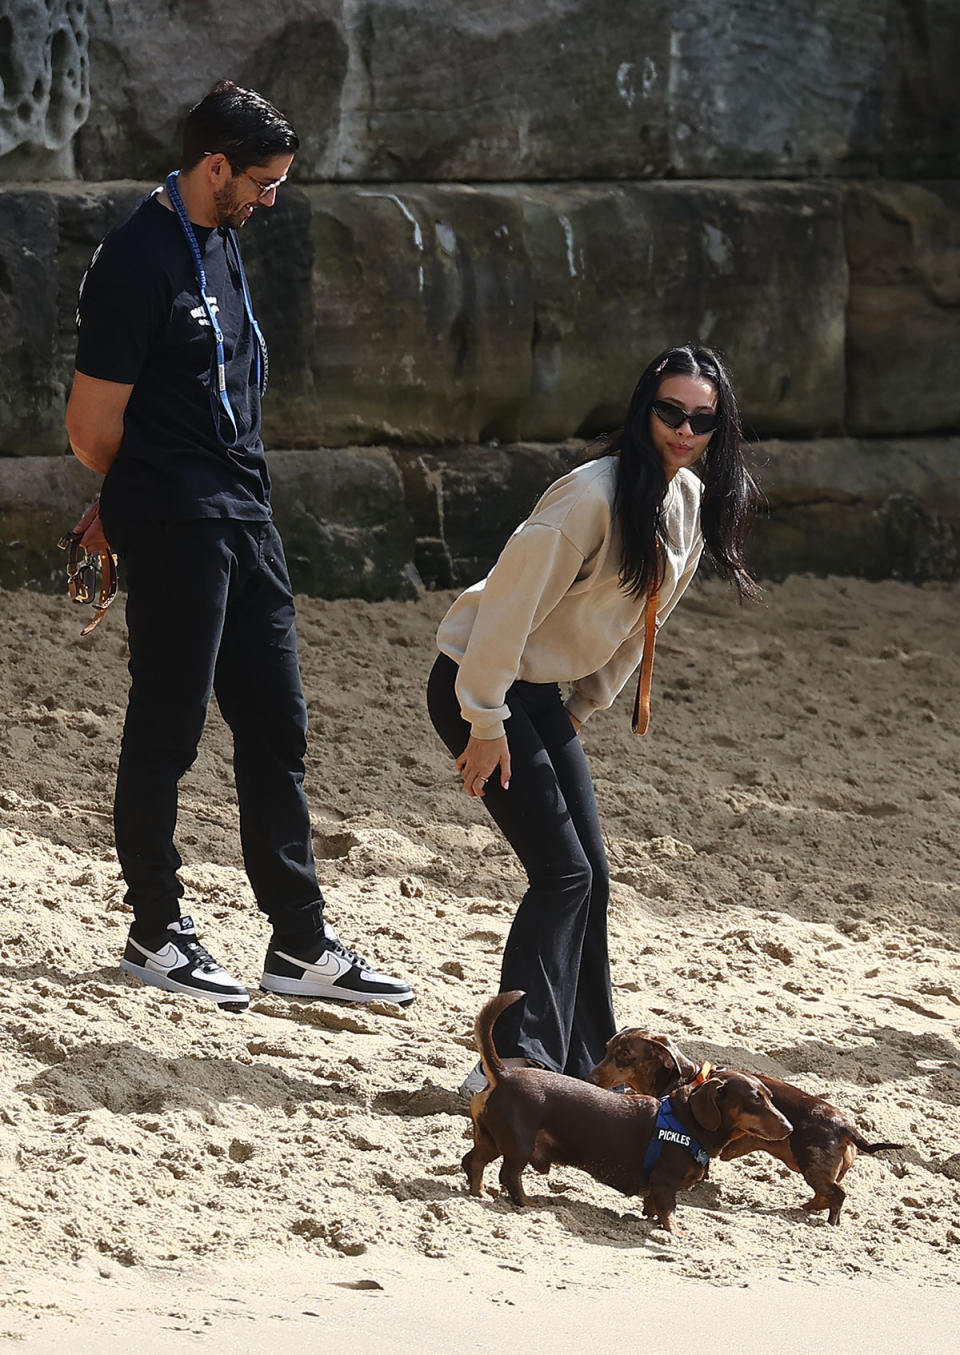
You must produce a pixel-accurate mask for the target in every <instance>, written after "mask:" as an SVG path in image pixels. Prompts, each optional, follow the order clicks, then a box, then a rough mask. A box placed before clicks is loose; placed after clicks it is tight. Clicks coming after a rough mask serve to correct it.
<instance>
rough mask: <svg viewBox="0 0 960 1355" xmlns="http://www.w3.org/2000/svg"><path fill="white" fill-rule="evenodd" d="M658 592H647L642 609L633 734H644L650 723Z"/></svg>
mask: <svg viewBox="0 0 960 1355" xmlns="http://www.w3.org/2000/svg"><path fill="white" fill-rule="evenodd" d="M659 596H660V595H659V593H655V592H654V593H648V594H647V602H646V606H645V608H644V611H643V658H642V659H641V660H640V677H639V679H638V681H637V696H636V700H635V701H634V703H633V721H632V727H633V732H634V734H646V732H647V725H648V724H649V723H650V688H651V686H652V684H653V649H654V646H655V645H656V643H657V599H658V597H659Z"/></svg>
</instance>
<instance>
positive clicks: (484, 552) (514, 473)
mask: <svg viewBox="0 0 960 1355" xmlns="http://www.w3.org/2000/svg"><path fill="white" fill-rule="evenodd" d="M589 450H590V449H589V447H588V445H587V444H585V443H583V442H577V441H568V442H565V443H545V444H543V443H541V444H536V443H520V444H513V445H510V446H503V447H490V446H487V445H479V446H465V447H454V448H440V449H438V448H413V447H405V448H386V447H354V448H339V449H337V450H330V449H325V448H321V449H313V450H307V449H304V450H287V451H275V452H274V453H272V456H271V474H272V478H273V487H274V496H273V497H274V510H275V515H276V520H277V524H278V526H279V528H280V531H281V532H282V534H283V538H284V542H285V545H286V551H287V558H288V561H289V564H290V573H291V577H292V579H293V583H294V587H295V588H296V589H297V591H299V592H306V593H311V594H314V595H320V596H323V597H363V598H367V599H370V600H372V601H376V600H379V599H382V598H387V597H394V598H403V597H412V596H414V595H415V593H416V592H417V590H418V589H420V588H422V587H423V586H427V587H430V588H452V587H458V586H460V587H462V586H464V585H467V584H470V583H473V582H474V581H475V580H476V579H478V578H481V577H482V576H483V575H484V574H485V573H486V571H487V570H488V569H489V568H490V565H491V564H492V562H493V561H494V559H495V558H496V556H497V554H498V553H499V551H500V548H501V546H502V545H503V542H504V541H505V540H506V538H507V537H508V536H509V535H510V533H511V532H512V531H513V529H514V528H515V527H516V526H517V524H518V523H519V522H520V521H521V520H522V519H523V518H524V517H525V516H526V515H527V513H528V512H529V511H530V509H531V508H532V507H533V504H534V503H535V502H536V500H537V498H538V497H539V496H540V494H541V493H542V491H543V490H544V489H545V488H546V486H547V485H548V484H549V483H550V481H551V480H553V479H556V477H557V476H558V475H562V474H564V473H565V472H566V471H567V470H569V469H570V468H571V467H572V466H574V465H576V464H577V462H578V461H580V460H581V459H583V458H584V457H585V456H586V455H588V454H589ZM750 459H751V463H752V468H753V470H754V473H755V475H756V478H757V480H758V482H759V484H760V486H761V488H762V490H763V493H764V499H765V504H764V508H763V510H762V512H761V513H760V515H759V517H758V520H757V523H756V525H755V529H754V533H753V537H752V541H751V550H750V558H751V563H752V565H753V567H754V569H755V571H756V572H757V574H758V575H759V576H760V577H761V578H783V577H784V576H785V575H787V574H790V573H793V572H795V571H807V572H815V573H823V574H858V575H862V576H864V577H866V578H873V579H880V578H887V577H890V576H893V577H897V578H902V579H906V580H909V581H911V582H914V583H926V582H928V581H930V580H933V579H956V578H960V438H912V439H899V440H897V439H884V440H883V441H877V440H875V439H869V440H862V439H853V438H823V439H816V440H813V441H805V442H801V443H784V442H780V441H776V440H772V441H769V442H765V443H758V444H755V445H754V446H753V447H752V448H751V449H750ZM2 484H3V493H2V495H0V587H3V588H11V587H17V586H19V585H23V584H27V585H29V586H31V587H35V588H41V589H44V590H47V591H50V590H52V591H58V590H61V589H62V588H63V556H62V555H61V553H60V552H59V551H57V550H56V541H57V538H58V537H59V536H60V534H61V533H62V532H63V531H64V530H65V529H66V528H68V527H70V526H72V525H73V523H74V522H75V521H76V519H77V517H78V516H79V512H80V508H81V507H82V505H84V504H85V503H86V502H88V501H89V499H91V498H92V497H93V495H94V493H95V492H96V488H97V477H96V476H94V475H91V474H90V473H89V472H88V471H85V470H84V469H83V468H82V467H81V466H80V465H79V464H78V463H77V462H76V461H75V460H74V458H73V457H69V456H63V457H44V456H37V457H20V458H17V459H16V460H13V461H10V462H8V463H7V464H6V465H5V466H4V467H3V475H2ZM185 567H186V566H185ZM121 579H122V571H121Z"/></svg>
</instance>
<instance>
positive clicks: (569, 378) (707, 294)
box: [500, 183, 847, 439]
mask: <svg viewBox="0 0 960 1355" xmlns="http://www.w3.org/2000/svg"><path fill="white" fill-rule="evenodd" d="M500 191H501V192H502V193H504V194H505V195H506V194H515V195H516V198H517V200H518V201H519V203H520V204H521V206H522V209H523V213H524V245H525V249H526V253H527V256H528V257H529V259H530V268H531V274H532V289H533V293H534V297H535V307H536V315H535V322H534V323H535V329H534V334H533V382H532V386H531V391H530V397H529V399H528V401H527V402H526V404H525V405H524V409H523V414H522V419H521V423H520V433H521V435H522V436H523V437H525V438H538V439H540V438H543V439H555V438H562V437H568V436H570V435H572V434H577V433H579V434H581V435H590V434H593V433H595V432H597V431H598V430H599V429H603V428H609V427H610V426H611V425H614V424H616V423H617V422H618V421H619V419H620V418H622V416H623V412H624V410H625V408H626V404H627V401H628V399H629V396H630V392H631V391H632V389H633V386H634V384H635V382H636V379H637V377H638V376H639V374H640V372H641V370H642V369H643V367H644V366H645V365H646V363H647V362H648V361H649V359H650V358H651V357H653V356H654V355H655V354H656V353H657V352H658V351H659V350H660V349H662V348H665V347H667V346H668V345H669V344H671V343H682V342H684V341H685V340H687V339H698V340H700V341H701V342H704V343H708V344H711V345H712V346H714V347H716V348H719V349H720V350H721V351H722V352H723V353H724V354H725V355H726V357H727V360H728V361H729V363H730V365H731V367H732V370H733V374H734V379H735V385H736V389H737V392H738V395H739V398H740V401H741V405H742V409H743V413H744V421H745V424H746V426H747V428H748V429H749V430H751V431H752V432H753V433H754V434H759V435H761V436H763V435H767V434H769V433H771V432H773V431H774V430H776V431H777V432H780V433H787V432H788V431H789V432H792V433H797V434H803V435H815V434H820V433H824V432H830V431H834V430H839V428H840V427H841V426H842V419H843V379H844V378H843V340H844V307H845V304H846V289H847V269H846V261H845V259H844V247H843V232H842V222H841V215H840V196H839V193H838V191H837V190H835V189H832V188H814V187H805V186H801V185H797V184H763V185H759V184H754V185H749V184H682V183H676V184H673V183H671V184H666V183H664V184H646V185H642V184H632V185H622V186H618V185H603V186H600V185H565V186H563V187H550V188H545V187H540V188H534V187H529V188H523V189H520V188H518V189H516V190H514V189H503V190H500Z"/></svg>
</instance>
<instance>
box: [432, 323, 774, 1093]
mask: <svg viewBox="0 0 960 1355" xmlns="http://www.w3.org/2000/svg"><path fill="white" fill-rule="evenodd" d="M740 438H741V429H740V418H739V413H738V410H737V403H736V398H735V396H734V394H733V390H732V388H731V386H730V380H729V377H728V375H727V373H726V371H725V370H724V367H723V364H722V363H721V361H720V359H719V357H718V356H717V355H716V354H715V353H713V352H711V350H710V349H707V348H700V347H689V346H688V347H682V348H670V349H668V350H667V351H666V352H664V353H662V354H660V356H659V357H657V358H655V359H654V361H653V362H651V363H650V365H649V366H648V367H647V369H646V371H645V372H644V373H643V375H642V376H641V378H640V380H639V382H638V384H637V388H636V390H635V391H634V393H633V398H632V400H631V402H630V408H629V411H628V413H627V420H626V423H625V424H624V426H623V428H622V429H620V431H619V432H618V433H616V434H614V435H613V436H612V437H611V438H609V440H608V441H607V443H606V445H605V447H604V448H603V450H602V452H601V453H600V454H599V455H598V456H597V458H596V459H594V460H592V461H588V462H587V463H586V464H584V465H582V466H579V467H577V469H576V470H573V471H571V472H570V474H568V475H565V476H563V477H562V478H561V479H560V480H557V481H556V483H555V484H553V485H551V487H550V488H549V489H548V490H547V492H546V493H545V494H544V495H543V497H542V498H541V500H540V501H539V503H538V504H537V505H536V507H535V508H534V510H533V512H532V513H531V515H530V517H529V518H528V519H527V520H526V522H524V523H522V524H521V526H520V527H518V528H517V530H516V532H514V534H513V536H512V537H511V538H510V540H509V541H508V542H507V544H506V546H505V547H504V550H503V552H502V554H501V555H500V558H499V560H498V561H497V563H496V564H495V565H494V567H493V569H492V570H491V571H490V573H489V574H488V576H487V577H486V579H484V580H483V581H482V582H480V583H477V584H474V585H473V587H472V588H468V589H467V590H466V592H465V593H463V594H461V596H460V597H459V598H458V599H457V601H456V602H455V603H454V604H453V606H452V607H451V608H450V610H449V611H448V612H447V614H446V616H445V617H444V619H443V621H442V622H441V624H440V629H439V631H438V632H437V643H438V646H439V648H440V651H441V652H440V655H439V657H438V658H437V660H436V663H435V664H434V667H433V671H432V672H431V674H430V681H429V686H428V705H429V709H430V716H431V719H432V720H433V723H434V726H435V728H436V730H437V732H438V733H439V735H440V737H441V738H442V739H443V741H444V743H445V744H446V745H447V747H448V748H449V749H450V751H451V753H452V754H453V755H454V757H455V758H456V766H457V771H458V772H459V773H460V775H461V777H462V778H463V785H464V790H465V791H466V793H467V794H468V795H471V796H478V797H481V798H482V799H483V802H484V804H485V806H486V808H487V809H488V811H489V812H490V814H491V815H492V817H493V818H494V820H495V821H496V823H497V824H498V826H499V827H500V829H501V830H502V832H503V833H504V835H505V837H506V838H507V840H508V842H509V843H510V845H511V846H512V847H513V849H514V851H515V852H516V853H517V856H518V857H519V858H520V861H521V863H522V864H523V867H524V869H525V870H526V873H527V878H528V882H529V886H528V888H527V891H526V893H525V894H524V896H523V899H522V901H521V903H520V907H519V909H518V911H517V915H516V918H515V919H514V922H513V926H512V927H511V929H510V934H509V936H508V938H507V944H506V947H505V950H504V954H503V966H502V970H501V985H500V988H501V992H503V991H507V990H510V989H513V988H522V989H523V990H524V991H525V993H526V998H525V1000H524V1001H523V1002H522V1003H516V1004H515V1005H514V1006H513V1007H510V1008H509V1009H508V1010H507V1011H506V1012H505V1013H504V1014H503V1016H501V1018H500V1020H499V1021H498V1023H497V1028H496V1042H497V1048H498V1050H499V1052H500V1053H501V1055H504V1056H508V1057H509V1056H513V1057H519V1058H522V1059H526V1060H527V1061H528V1062H530V1063H532V1064H537V1065H541V1066H543V1067H546V1068H551V1069H553V1070H554V1071H556V1072H563V1073H568V1074H570V1075H572V1076H574V1077H585V1076H586V1074H587V1073H588V1072H589V1071H590V1069H591V1068H592V1067H593V1066H594V1065H595V1064H596V1063H598V1062H599V1060H600V1059H601V1058H602V1056H603V1052H604V1047H605V1045H606V1042H607V1041H608V1040H609V1038H610V1037H611V1036H612V1035H613V1033H614V1030H615V1023H614V1017H613V1001H612V994H611V991H610V967H609V961H608V957H607V920H606V914H607V895H608V883H609V875H608V869H607V862H606V857H605V854H604V850H603V841H602V836H601V829H600V823H599V820H598V817H597V807H596V800H595V798H594V792H593V784H592V782H591V779H590V771H589V768H588V766H587V761H586V758H585V756H584V753H583V749H582V748H581V745H580V739H579V737H578V732H579V730H580V727H581V725H582V723H583V721H584V720H586V719H587V717H588V716H589V715H590V714H592V712H593V711H595V710H602V709H604V708H606V707H607V706H609V705H610V704H611V703H612V701H613V700H614V698H615V697H616V695H617V693H618V692H619V691H620V689H621V688H622V687H623V686H624V684H625V683H626V682H627V680H628V678H629V677H630V675H631V673H632V672H633V671H634V669H635V668H636V667H637V664H638V663H639V662H640V659H641V656H642V653H643V636H644V612H645V605H646V600H647V597H648V595H650V594H656V598H655V603H654V605H655V607H656V622H657V625H658V626H659V625H661V624H662V623H663V621H664V620H665V619H666V617H667V616H668V615H669V614H670V612H671V611H672V610H673V608H674V606H675V605H676V603H677V601H678V599H679V598H680V595H681V594H682V593H683V591H684V589H685V588H686V587H687V585H688V584H689V582H690V580H691V579H692V578H693V575H694V573H695V571H696V568H697V564H698V562H699V559H700V555H701V552H702V550H703V546H704V543H705V544H706V547H707V550H708V552H709V553H710V555H711V556H712V558H713V561H714V563H715V564H716V566H717V567H718V569H719V571H720V573H721V574H723V575H724V576H726V577H727V578H730V579H731V580H732V581H733V583H734V584H735V585H736V587H737V589H738V591H739V593H740V595H741V596H755V595H757V593H758V591H759V590H758V589H757V587H756V585H755V583H754V582H753V580H752V579H751V577H750V575H749V574H748V573H747V571H746V569H745V567H744V563H743V542H744V537H745V534H746V528H747V525H748V522H749V518H750V515H751V512H752V509H753V504H754V499H755V496H756V491H755V487H754V485H753V482H752V480H751V479H750V476H749V475H748V473H747V471H746V468H745V467H744V464H743V459H742V455H741V451H740ZM698 461H702V471H701V475H702V479H701V478H698V477H697V476H696V475H695V474H694V473H693V471H692V470H691V467H692V466H693V465H694V463H696V462H698ZM560 682H565V683H569V684H570V687H571V689H572V690H571V693H570V695H569V697H568V698H567V701H566V703H565V704H564V702H563V700H562V698H561V695H560V689H559V687H558V683H560ZM484 1084H485V1079H484V1075H483V1070H482V1067H481V1066H480V1065H478V1066H477V1068H475V1069H474V1070H473V1072H472V1073H471V1074H470V1075H469V1077H468V1078H467V1080H466V1082H465V1083H464V1084H463V1086H462V1087H461V1089H460V1090H461V1093H462V1094H464V1095H468V1094H469V1093H470V1092H471V1091H472V1090H476V1089H478V1088H481V1087H483V1086H484Z"/></svg>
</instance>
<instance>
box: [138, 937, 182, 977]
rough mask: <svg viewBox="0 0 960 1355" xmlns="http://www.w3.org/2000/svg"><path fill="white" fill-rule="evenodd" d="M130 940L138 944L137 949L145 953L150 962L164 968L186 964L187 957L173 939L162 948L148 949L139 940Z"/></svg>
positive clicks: (173, 967) (174, 967) (142, 953)
mask: <svg viewBox="0 0 960 1355" xmlns="http://www.w3.org/2000/svg"><path fill="white" fill-rule="evenodd" d="M130 940H131V941H132V942H133V944H134V945H135V946H136V948H137V950H138V951H139V952H140V954H141V955H143V956H144V957H145V958H146V960H147V961H148V963H153V964H155V965H157V966H158V967H160V966H162V967H163V968H164V969H176V968H177V967H178V965H182V964H186V962H187V957H186V956H185V955H184V954H182V953H181V952H180V951H179V950H178V949H177V947H176V946H175V945H174V944H173V942H172V941H168V942H167V943H166V945H165V946H163V947H162V949H160V950H147V948H146V946H141V944H140V942H139V941H136V940H134V938H133V937H132V936H131V938H130Z"/></svg>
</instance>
